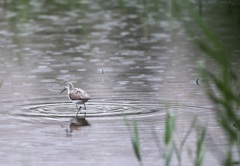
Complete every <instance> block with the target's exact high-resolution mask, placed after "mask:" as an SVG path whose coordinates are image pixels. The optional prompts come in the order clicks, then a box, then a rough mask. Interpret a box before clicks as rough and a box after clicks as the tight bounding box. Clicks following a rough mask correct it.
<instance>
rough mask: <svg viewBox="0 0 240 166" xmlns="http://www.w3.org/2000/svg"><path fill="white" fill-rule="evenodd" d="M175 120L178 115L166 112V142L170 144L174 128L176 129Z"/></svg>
mask: <svg viewBox="0 0 240 166" xmlns="http://www.w3.org/2000/svg"><path fill="white" fill-rule="evenodd" d="M175 122H176V117H175V116H172V115H170V113H169V112H167V114H166V118H165V139H164V141H165V144H169V142H170V141H171V138H172V135H173V132H174V129H175Z"/></svg>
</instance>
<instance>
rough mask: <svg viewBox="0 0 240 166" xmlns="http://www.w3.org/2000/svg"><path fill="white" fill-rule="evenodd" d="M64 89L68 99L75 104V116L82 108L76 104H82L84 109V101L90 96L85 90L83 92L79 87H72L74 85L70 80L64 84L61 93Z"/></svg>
mask: <svg viewBox="0 0 240 166" xmlns="http://www.w3.org/2000/svg"><path fill="white" fill-rule="evenodd" d="M65 90H67V91H68V98H69V100H71V101H72V102H73V103H74V104H76V108H77V110H78V112H77V114H76V116H77V115H78V113H79V112H81V109H82V107H81V106H80V107H79V108H78V104H83V105H84V109H86V105H85V103H86V102H87V101H88V100H90V97H89V95H88V94H87V92H85V91H84V90H82V89H79V88H74V86H73V84H72V83H71V82H67V83H66V85H65V86H64V89H63V90H62V91H61V93H63V92H64V91H65ZM61 93H60V94H61Z"/></svg>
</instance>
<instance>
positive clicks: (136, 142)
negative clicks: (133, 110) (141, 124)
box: [124, 117, 142, 165]
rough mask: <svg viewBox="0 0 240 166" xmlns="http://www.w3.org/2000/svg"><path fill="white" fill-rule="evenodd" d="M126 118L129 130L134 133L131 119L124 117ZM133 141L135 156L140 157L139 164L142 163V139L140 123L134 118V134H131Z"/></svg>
mask: <svg viewBox="0 0 240 166" xmlns="http://www.w3.org/2000/svg"><path fill="white" fill-rule="evenodd" d="M124 120H125V123H126V126H127V129H128V131H129V132H131V133H132V130H131V129H132V128H131V125H130V123H129V121H128V120H127V118H126V117H124ZM131 142H132V146H133V150H134V153H135V156H136V158H137V159H138V161H139V164H140V165H142V157H141V148H140V139H139V132H138V123H137V121H136V120H135V119H134V120H133V135H132V136H131Z"/></svg>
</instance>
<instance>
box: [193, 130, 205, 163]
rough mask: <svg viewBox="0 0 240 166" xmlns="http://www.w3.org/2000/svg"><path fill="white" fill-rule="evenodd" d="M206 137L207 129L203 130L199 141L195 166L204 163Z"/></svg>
mask: <svg viewBox="0 0 240 166" xmlns="http://www.w3.org/2000/svg"><path fill="white" fill-rule="evenodd" d="M205 135H206V127H205V128H203V129H202V132H201V134H200V136H199V137H198V140H197V149H196V158H195V160H194V165H195V166H201V165H202V162H203V157H204V148H203V147H204V146H203V143H204V139H205Z"/></svg>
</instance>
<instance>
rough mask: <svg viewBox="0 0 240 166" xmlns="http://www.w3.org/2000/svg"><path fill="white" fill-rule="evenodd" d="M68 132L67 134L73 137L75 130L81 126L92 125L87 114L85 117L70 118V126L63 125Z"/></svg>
mask: <svg viewBox="0 0 240 166" xmlns="http://www.w3.org/2000/svg"><path fill="white" fill-rule="evenodd" d="M61 126H62V128H63V129H64V130H65V132H66V136H68V137H71V136H72V133H73V131H76V130H79V129H80V128H81V127H84V126H90V123H89V122H88V121H87V119H86V114H85V115H84V116H83V117H79V116H76V117H74V118H72V119H70V124H69V127H68V128H66V127H64V126H63V125H61Z"/></svg>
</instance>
